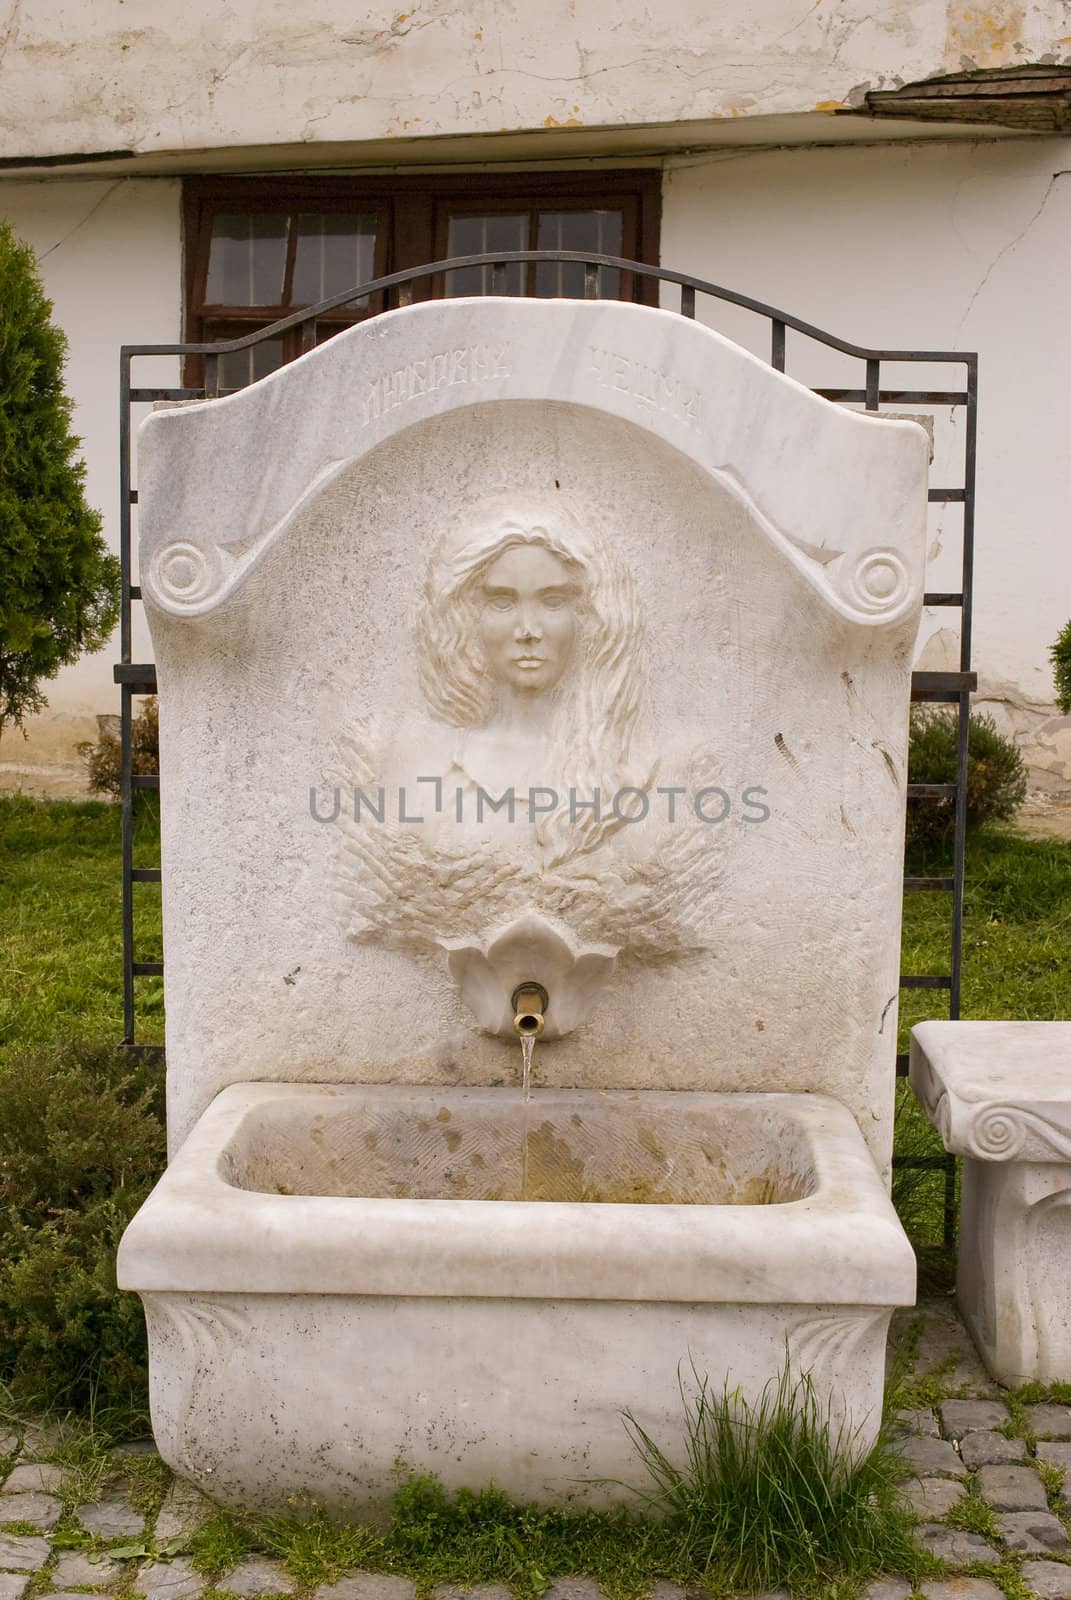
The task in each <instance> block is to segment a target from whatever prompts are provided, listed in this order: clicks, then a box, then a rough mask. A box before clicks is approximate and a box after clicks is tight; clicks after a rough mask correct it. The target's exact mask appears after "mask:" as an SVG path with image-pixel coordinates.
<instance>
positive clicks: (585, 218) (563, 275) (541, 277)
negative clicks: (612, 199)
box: [536, 211, 623, 300]
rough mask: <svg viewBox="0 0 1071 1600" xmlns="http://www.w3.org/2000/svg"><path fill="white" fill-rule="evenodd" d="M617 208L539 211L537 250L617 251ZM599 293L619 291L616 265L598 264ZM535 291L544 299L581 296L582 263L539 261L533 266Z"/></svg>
mask: <svg viewBox="0 0 1071 1600" xmlns="http://www.w3.org/2000/svg"><path fill="white" fill-rule="evenodd" d="M622 227H623V218H622V215H621V212H620V211H541V212H540V214H539V232H538V236H537V237H538V240H539V242H538V244H537V245H536V249H537V250H590V251H591V252H592V254H593V255H600V256H619V255H620V254H621V241H622ZM598 276H599V297H600V299H603V300H615V299H616V298H617V296H618V295H619V294H620V293H621V274H620V272H619V271H618V269H617V268H616V267H600V268H599V274H598ZM536 294H538V295H542V296H543V297H544V298H546V299H550V298H553V297H555V296H559V295H564V296H565V297H566V298H567V299H570V300H582V299H583V298H584V267H583V264H582V263H581V262H579V261H541V262H540V263H539V265H538V266H537V267H536Z"/></svg>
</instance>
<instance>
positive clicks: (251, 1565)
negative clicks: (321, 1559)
mask: <svg viewBox="0 0 1071 1600" xmlns="http://www.w3.org/2000/svg"><path fill="white" fill-rule="evenodd" d="M216 1588H217V1589H226V1590H227V1591H228V1592H229V1593H230V1594H240V1595H243V1596H245V1595H252V1594H290V1593H291V1591H292V1590H294V1589H296V1588H297V1582H296V1580H295V1579H293V1578H292V1577H291V1576H290V1574H289V1573H288V1572H287V1571H286V1570H285V1568H284V1567H282V1566H281V1565H280V1564H279V1562H278V1561H268V1560H267V1559H266V1558H265V1557H264V1556H248V1557H247V1558H246V1560H245V1561H240V1562H239V1563H238V1565H237V1566H236V1567H235V1569H234V1571H233V1572H228V1573H227V1575H226V1577H225V1578H220V1580H219V1582H218V1583H217V1584H216ZM505 1593H506V1595H507V1596H508V1595H509V1590H508V1589H507V1590H506V1591H505Z"/></svg>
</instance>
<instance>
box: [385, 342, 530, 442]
mask: <svg viewBox="0 0 1071 1600" xmlns="http://www.w3.org/2000/svg"><path fill="white" fill-rule="evenodd" d="M509 363H510V347H509V345H508V344H499V345H492V344H469V345H463V346H462V347H461V348H460V349H453V350H436V351H435V352H434V354H432V355H430V356H422V357H421V358H420V360H419V361H410V362H409V363H408V364H407V365H406V366H404V367H397V368H395V370H394V371H393V372H384V373H382V374H381V375H380V376H379V377H378V378H373V379H372V381H371V382H370V383H369V385H368V387H367V388H366V389H365V392H364V395H363V397H362V400H361V412H362V415H361V421H362V423H363V424H365V425H367V424H368V423H369V422H373V421H375V419H376V418H377V417H382V416H385V415H386V413H387V412H388V411H395V410H397V408H398V407H399V406H403V405H405V404H406V403H407V402H408V401H410V400H415V399H416V397H417V396H418V395H421V394H431V393H432V392H433V391H434V390H436V389H443V388H446V387H447V386H448V385H453V384H457V383H487V382H489V381H490V380H491V379H492V378H508V377H509V372H510V365H509Z"/></svg>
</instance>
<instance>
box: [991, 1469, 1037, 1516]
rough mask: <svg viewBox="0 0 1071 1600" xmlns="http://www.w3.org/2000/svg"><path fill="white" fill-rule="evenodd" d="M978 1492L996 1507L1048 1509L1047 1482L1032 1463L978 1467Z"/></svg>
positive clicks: (1009, 1509) (1004, 1509)
mask: <svg viewBox="0 0 1071 1600" xmlns="http://www.w3.org/2000/svg"><path fill="white" fill-rule="evenodd" d="M975 1484H976V1485H977V1488H978V1492H979V1494H980V1495H981V1496H982V1499H983V1500H985V1501H986V1502H987V1503H988V1504H989V1505H991V1506H992V1507H993V1509H994V1511H1046V1510H1047V1509H1048V1501H1047V1500H1046V1498H1045V1485H1044V1484H1043V1483H1042V1481H1041V1479H1040V1478H1039V1477H1038V1475H1037V1473H1036V1472H1035V1470H1034V1468H1033V1467H1016V1466H994V1467H979V1468H978V1476H977V1477H976V1478H975Z"/></svg>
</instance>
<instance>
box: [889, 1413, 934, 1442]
mask: <svg viewBox="0 0 1071 1600" xmlns="http://www.w3.org/2000/svg"><path fill="white" fill-rule="evenodd" d="M896 1421H897V1424H898V1425H899V1427H901V1428H902V1429H903V1430H904V1432H905V1433H915V1434H923V1435H924V1436H929V1437H931V1438H934V1439H936V1438H939V1437H940V1433H941V1428H940V1424H939V1423H938V1421H937V1416H936V1413H935V1412H933V1411H925V1410H921V1409H911V1410H907V1411H898V1412H897V1413H896Z"/></svg>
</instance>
